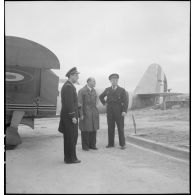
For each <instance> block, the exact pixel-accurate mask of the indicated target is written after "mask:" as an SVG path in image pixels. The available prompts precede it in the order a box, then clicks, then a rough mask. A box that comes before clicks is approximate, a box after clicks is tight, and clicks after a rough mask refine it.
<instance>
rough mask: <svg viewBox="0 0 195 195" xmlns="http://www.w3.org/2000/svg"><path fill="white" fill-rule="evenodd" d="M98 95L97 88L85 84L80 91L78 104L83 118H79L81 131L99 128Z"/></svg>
mask: <svg viewBox="0 0 195 195" xmlns="http://www.w3.org/2000/svg"><path fill="white" fill-rule="evenodd" d="M97 100H98V96H97V93H96V91H95V89H92V90H91V91H90V89H89V88H88V87H87V85H86V86H84V87H83V88H82V89H80V90H79V92H78V104H79V110H80V116H83V120H79V129H80V130H81V131H89V132H91V131H96V130H98V129H99V112H98V109H97V106H96V105H97Z"/></svg>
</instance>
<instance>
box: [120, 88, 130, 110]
mask: <svg viewBox="0 0 195 195" xmlns="http://www.w3.org/2000/svg"><path fill="white" fill-rule="evenodd" d="M122 104H123V109H122V111H123V112H126V113H127V109H128V104H129V100H128V95H127V92H126V91H125V89H124V90H123V91H122Z"/></svg>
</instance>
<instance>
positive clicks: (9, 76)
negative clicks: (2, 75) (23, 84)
mask: <svg viewBox="0 0 195 195" xmlns="http://www.w3.org/2000/svg"><path fill="white" fill-rule="evenodd" d="M23 79H24V76H23V75H21V74H18V73H15V72H6V81H11V82H13V81H21V80H23Z"/></svg>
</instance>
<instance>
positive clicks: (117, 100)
mask: <svg viewBox="0 0 195 195" xmlns="http://www.w3.org/2000/svg"><path fill="white" fill-rule="evenodd" d="M118 79H119V75H118V74H111V75H110V76H109V80H110V82H111V85H112V86H111V87H108V88H106V89H105V90H104V92H103V93H102V94H101V95H100V96H99V98H100V101H101V102H102V104H103V105H107V123H108V145H107V146H106V147H107V148H110V147H114V136H115V122H116V125H117V128H118V135H119V145H120V146H121V149H125V148H126V146H125V136H124V117H125V115H126V113H127V109H128V99H127V94H126V91H125V89H124V88H122V87H120V86H118ZM105 97H107V99H106V100H105Z"/></svg>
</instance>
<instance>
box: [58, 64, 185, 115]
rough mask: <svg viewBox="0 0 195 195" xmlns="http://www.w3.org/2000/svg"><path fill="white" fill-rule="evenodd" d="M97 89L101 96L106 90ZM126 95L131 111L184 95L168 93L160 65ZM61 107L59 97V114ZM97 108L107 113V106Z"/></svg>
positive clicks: (151, 70) (149, 70)
mask: <svg viewBox="0 0 195 195" xmlns="http://www.w3.org/2000/svg"><path fill="white" fill-rule="evenodd" d="M63 81H64V80H61V81H60V82H63ZM80 87H81V86H80ZM80 87H79V88H80ZM77 88H78V87H77ZM95 89H96V91H97V93H98V95H100V94H101V93H102V92H103V90H104V89H98V88H95ZM126 93H127V96H128V100H129V107H128V109H129V110H134V109H141V108H147V107H151V106H154V105H157V104H161V103H163V102H164V101H165V99H166V98H167V97H169V96H175V95H179V94H182V93H171V92H168V89H167V79H166V76H165V73H164V72H163V70H162V68H161V66H160V65H158V64H151V65H150V66H149V67H148V69H147V70H146V72H145V73H144V75H143V77H142V79H141V80H140V82H139V83H138V85H137V87H136V88H135V90H134V91H133V92H129V91H127V89H126ZM60 107H61V103H60V96H59V97H58V106H57V112H58V113H59V111H60ZM97 108H98V110H99V113H105V112H106V106H103V105H102V103H101V102H100V101H98V105H97Z"/></svg>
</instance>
